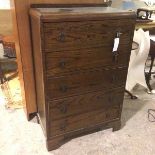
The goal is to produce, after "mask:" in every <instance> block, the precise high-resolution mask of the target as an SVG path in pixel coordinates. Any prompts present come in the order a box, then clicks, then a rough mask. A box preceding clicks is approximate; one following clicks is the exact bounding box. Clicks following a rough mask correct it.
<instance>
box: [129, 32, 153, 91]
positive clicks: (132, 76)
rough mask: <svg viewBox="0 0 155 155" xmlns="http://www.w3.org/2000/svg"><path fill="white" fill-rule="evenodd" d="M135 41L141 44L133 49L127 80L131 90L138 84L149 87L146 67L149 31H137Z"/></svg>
mask: <svg viewBox="0 0 155 155" xmlns="http://www.w3.org/2000/svg"><path fill="white" fill-rule="evenodd" d="M133 41H135V42H136V43H138V44H139V48H138V49H137V50H132V51H131V56H130V62H129V68H128V75H127V82H126V89H127V90H128V91H131V90H132V89H133V88H134V86H135V85H136V84H140V85H142V86H143V87H145V88H147V84H146V80H145V73H144V69H145V63H146V60H147V58H148V54H149V50H150V36H149V31H147V32H144V31H143V30H142V29H139V30H138V31H135V32H134V38H133Z"/></svg>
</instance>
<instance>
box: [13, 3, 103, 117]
mask: <svg viewBox="0 0 155 155" xmlns="http://www.w3.org/2000/svg"><path fill="white" fill-rule="evenodd" d="M62 3H63V4H64V3H74V4H75V3H78V4H80V3H98V4H100V3H103V0H75V1H72V0H22V2H21V0H11V9H12V12H13V23H14V31H15V37H16V50H17V60H18V68H19V76H20V83H21V88H22V94H23V102H25V105H26V113H27V118H28V119H30V118H31V116H30V114H32V113H35V112H36V111H37V108H36V92H35V85H34V83H35V82H34V74H33V73H34V70H33V63H32V47H31V35H30V23H29V16H28V11H29V8H30V5H31V4H62ZM29 90H31V93H30V92H29Z"/></svg>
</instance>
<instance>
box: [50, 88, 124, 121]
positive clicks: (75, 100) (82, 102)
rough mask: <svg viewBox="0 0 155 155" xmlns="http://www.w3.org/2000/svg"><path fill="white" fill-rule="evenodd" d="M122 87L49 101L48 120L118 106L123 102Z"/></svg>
mask: <svg viewBox="0 0 155 155" xmlns="http://www.w3.org/2000/svg"><path fill="white" fill-rule="evenodd" d="M123 98H124V89H123V88H119V89H115V90H113V91H108V92H103V91H99V92H93V93H88V94H84V95H79V96H74V97H69V98H65V99H60V100H56V101H51V102H49V109H50V117H51V118H50V120H52V121H53V120H58V119H62V118H65V117H71V116H73V115H77V114H82V113H87V112H89V111H94V110H100V109H103V110H108V109H109V108H112V107H113V108H114V107H115V108H118V109H119V108H120V105H122V103H123Z"/></svg>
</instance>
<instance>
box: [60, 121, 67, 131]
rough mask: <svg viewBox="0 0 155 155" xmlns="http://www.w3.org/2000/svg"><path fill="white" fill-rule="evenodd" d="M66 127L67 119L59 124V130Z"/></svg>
mask: <svg viewBox="0 0 155 155" xmlns="http://www.w3.org/2000/svg"><path fill="white" fill-rule="evenodd" d="M66 127H67V121H64V122H63V123H62V124H60V130H61V131H65V130H66Z"/></svg>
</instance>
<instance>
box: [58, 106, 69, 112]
mask: <svg viewBox="0 0 155 155" xmlns="http://www.w3.org/2000/svg"><path fill="white" fill-rule="evenodd" d="M59 110H60V112H61V113H63V114H65V113H66V112H67V105H61V106H60V107H59Z"/></svg>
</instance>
